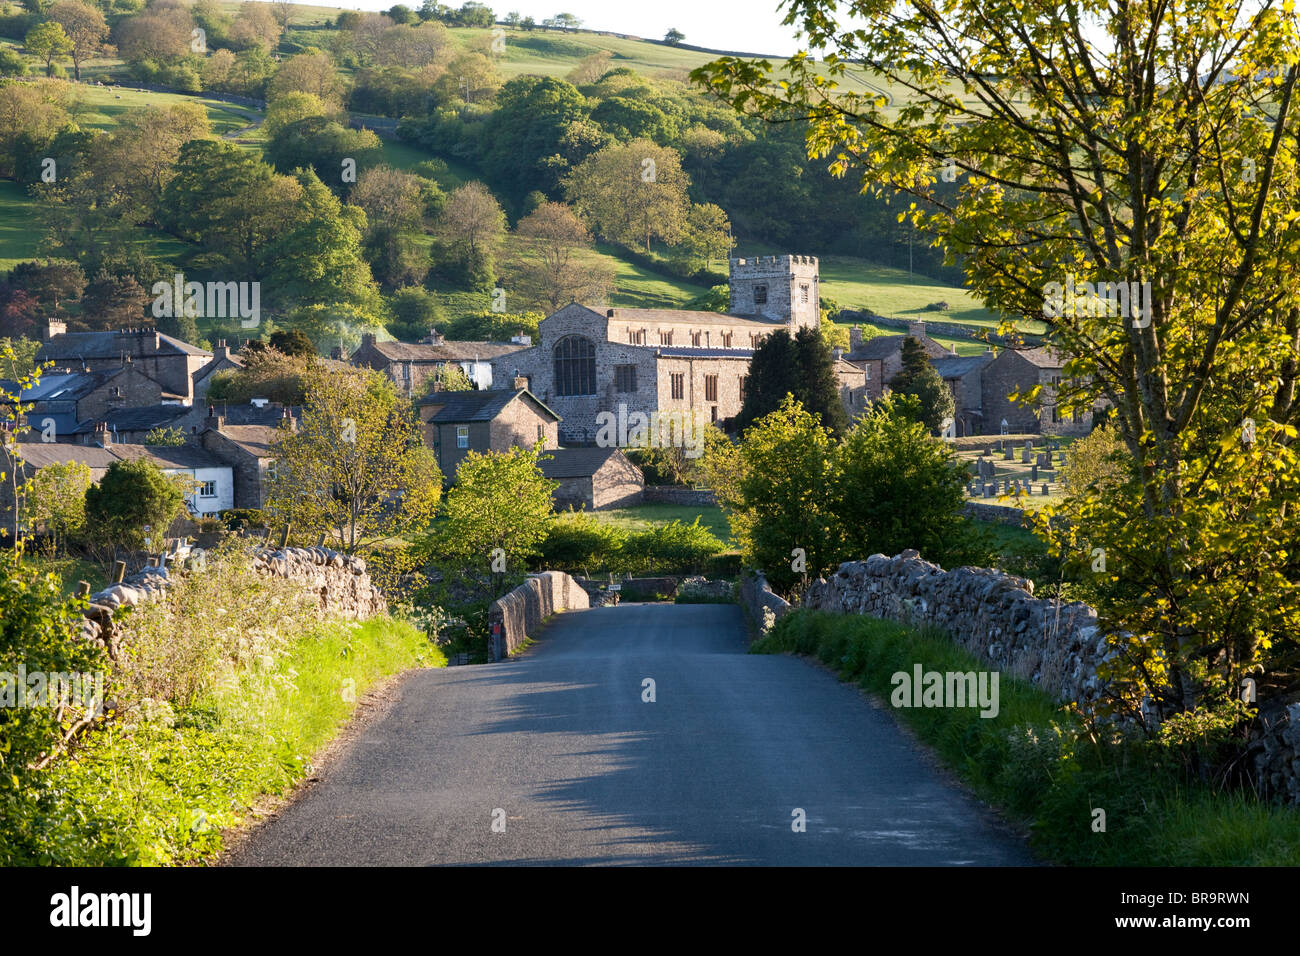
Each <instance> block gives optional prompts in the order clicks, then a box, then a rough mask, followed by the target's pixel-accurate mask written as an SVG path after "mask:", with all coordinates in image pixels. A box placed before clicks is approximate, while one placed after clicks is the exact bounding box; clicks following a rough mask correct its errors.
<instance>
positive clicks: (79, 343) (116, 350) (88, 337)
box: [38, 329, 212, 362]
mask: <svg viewBox="0 0 1300 956" xmlns="http://www.w3.org/2000/svg"><path fill="white" fill-rule="evenodd" d="M153 334H154V332H153V330H152V329H149V330H148V331H147V332H144V333H140V332H64V333H63V334H61V335H56V336H54V338H52V339H50V340H49V341H48V342H46V343H45V344H43V345H42V346H41V351H40V355H39V356H38V358H39V360H40V361H42V362H48V361H51V360H53V361H55V362H57V361H60V360H64V359H67V360H72V359H89V358H95V359H105V358H119V357H120V356H121V355H122V353H123V352H126V353H128V354H131V355H135V354H137V352H140V342H141V340H142V339H146V338H147V339H148V340H150V341H149V344H150V346H152V341H151V340H152V338H153ZM140 354H147V355H199V356H204V357H207V358H211V357H212V353H211V352H206V351H204V350H203V349H201V348H198V347H197V346H194V345H190V344H189V343H188V342H182V341H181V340H180V339H174V338H172V337H171V336H170V335H164V334H163V333H161V332H159V333H158V351H156V352H155V351H153V350H152V348H150V350H149V351H147V352H141V353H140Z"/></svg>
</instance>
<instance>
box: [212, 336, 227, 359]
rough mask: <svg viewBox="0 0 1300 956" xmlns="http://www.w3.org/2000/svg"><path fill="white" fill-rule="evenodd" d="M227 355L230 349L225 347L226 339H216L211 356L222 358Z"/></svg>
mask: <svg viewBox="0 0 1300 956" xmlns="http://www.w3.org/2000/svg"><path fill="white" fill-rule="evenodd" d="M229 356H230V349H229V348H227V347H226V340H225V339H217V344H216V347H215V348H213V350H212V357H213V358H214V359H223V358H228V357H229Z"/></svg>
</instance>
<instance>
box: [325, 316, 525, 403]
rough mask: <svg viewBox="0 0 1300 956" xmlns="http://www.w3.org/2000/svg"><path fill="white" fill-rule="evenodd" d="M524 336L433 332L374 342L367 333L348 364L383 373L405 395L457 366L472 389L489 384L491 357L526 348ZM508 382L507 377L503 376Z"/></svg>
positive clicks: (421, 388) (412, 394)
mask: <svg viewBox="0 0 1300 956" xmlns="http://www.w3.org/2000/svg"><path fill="white" fill-rule="evenodd" d="M527 341H528V340H527V337H521V340H520V341H517V342H511V343H506V342H449V341H446V340H445V339H443V337H442V336H441V335H439V334H438V333H437V332H436V331H433V332H430V333H429V335H428V336H427V337H426V338H425V340H424V341H423V342H417V343H414V344H412V343H407V342H378V341H376V340H375V337H374V336H373V335H371V334H369V333H367V334H365V335H363V336H362V337H361V347H360V348H359V349H357V350H356V351H355V352H353V353H352V358H351V359H350V361H351V363H352V364H353V365H356V366H360V367H362V368H369V369H374V370H375V371H377V372H383V373H384V374H385V375H387V376H388V377H389V379H390V380H392V382H393V384H395V385H396V386H397V389H398V391H399V392H401V393H402V394H403V395H405V396H406V397H407V398H414V397H415V396H417V395H420V394H421V393H422V392H423V391H424V388H425V382H426V380H427V379H428V378H429V377H430V376H432V375H436V374H437V372H438V369H439V368H441V367H442V366H444V365H458V366H459V367H460V368H461V369H462V370H463V371H464V372H465V374H466V375H467V376H469V379H470V381H471V382H473V383H474V385H475V387H476V388H479V389H489V388H491V387H492V370H493V364H492V363H493V360H494V359H497V358H500V357H501V356H504V355H508V354H510V353H511V352H518V351H520V350H521V349H524V348H526V347H527V344H526V342H527ZM506 380H507V381H509V379H508V378H507V379H506Z"/></svg>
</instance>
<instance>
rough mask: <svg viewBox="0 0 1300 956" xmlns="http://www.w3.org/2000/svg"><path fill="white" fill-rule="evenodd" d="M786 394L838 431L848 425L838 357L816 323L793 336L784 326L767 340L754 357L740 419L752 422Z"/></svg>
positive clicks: (746, 424) (842, 431) (839, 434)
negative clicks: (815, 325) (837, 366)
mask: <svg viewBox="0 0 1300 956" xmlns="http://www.w3.org/2000/svg"><path fill="white" fill-rule="evenodd" d="M787 394H790V395H793V396H794V397H795V401H797V402H798V403H799V404H800V405H802V406H803V407H804V409H805V410H807V411H808V412H810V413H812V414H813V415H816V416H817V418H818V420H819V421H820V423H821V424H822V425H823V426H824V427H826V428H829V429H830V430H831V432H832V433H833V434H834V435H835V436H836V437H843V435H844V434H845V433H846V432H847V431H848V415H847V414H846V413H845V411H844V405H843V403H842V402H841V401H840V387H839V382H838V380H837V379H836V377H835V363H834V359H833V358H832V357H831V350H830V348H829V347H828V346H827V345H826V342H825V340H823V338H822V336H821V333H819V332H818V331H817V330H815V329H801V330H800V331H799V333H798V334H797V335H796V336H795V337H794V338H791V337H790V333H789V332H787V331H786V330H785V329H781V330H779V331H777V332H773V333H772V334H771V335H769V336H768V337H767V338H766V339H764V340H763V344H762V345H760V346H759V347H758V348H757V349H756V350H755V352H754V357H753V358H752V359H751V360H750V364H749V381H748V383H747V385H746V389H745V403H744V405H743V407H742V408H741V410H740V414H739V415H738V416H737V418H736V424H737V425H738V426H739V427H740V428H742V429H743V428H747V427H749V425H751V424H753V423H754V422H755V421H757V420H758V419H760V418H762V417H763V416H764V415H769V414H771V413H772V412H774V411H776V410H777V409H778V408H780V407H781V402H783V401H784V400H785V396H786V395H787Z"/></svg>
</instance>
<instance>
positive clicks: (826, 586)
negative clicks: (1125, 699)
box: [803, 551, 1113, 702]
mask: <svg viewBox="0 0 1300 956" xmlns="http://www.w3.org/2000/svg"><path fill="white" fill-rule="evenodd" d="M1033 588H1034V585H1033V582H1032V581H1029V580H1027V579H1025V578H1018V577H1015V576H1014V575H1010V574H1006V573H1004V572H1002V571H996V570H993V569H991V568H956V569H954V570H952V571H945V570H943V568H941V567H939V566H938V565H937V564H931V563H930V562H929V561H924V560H922V559H921V557H920V555H919V554H918V553H917V552H916V551H904V552H903V553H902V554H900V555H898V556H897V557H893V558H890V557H886V556H885V555H883V554H874V555H872V556H871V557H869V558H867V559H866V560H865V561H846V562H845V563H844V564H841V565H840V567H839V570H838V571H836V572H835V573H834V574H833V575H831V577H830V579H829V580H827V579H825V578H820V579H818V580H817V581H815V582H813V583H812V584H811V585H810V586H809V588H808V592H807V594H805V595H804V602H803V606H804V607H806V608H808V609H809V610H815V611H831V612H835V613H840V614H869V615H871V616H872V617H878V618H886V619H888V620H892V621H898V622H899V623H903V624H912V625H918V626H925V625H929V626H933V627H936V628H938V629H940V630H942V631H945V632H946V633H947V634H948V635H949V637H951V638H952V640H953V641H954V643H956V644H957V645H958V646H960V647H962V648H964V649H965V650H967V651H969V652H970V653H971V654H974V655H975V656H976V657H978V658H980V659H981V660H983V661H985V662H987V663H988V664H989V665H990V666H991V667H994V668H996V669H997V670H999V671H1001V672H1005V673H1008V674H1011V675H1014V676H1016V677H1019V678H1022V679H1023V680H1026V681H1028V682H1030V683H1032V684H1034V685H1035V686H1037V687H1039V688H1041V689H1042V690H1043V691H1045V692H1046V693H1048V694H1050V695H1052V696H1053V697H1055V698H1056V699H1057V700H1061V701H1069V700H1077V701H1080V702H1091V701H1094V700H1096V699H1097V698H1098V697H1099V696H1100V693H1101V690H1102V688H1103V684H1102V682H1101V681H1100V680H1099V679H1098V677H1097V666H1098V665H1099V664H1101V663H1102V662H1103V661H1105V660H1107V659H1108V658H1109V657H1110V656H1111V655H1112V654H1113V651H1112V650H1111V649H1110V648H1109V647H1108V646H1107V643H1106V638H1105V635H1104V634H1102V633H1101V632H1100V629H1099V628H1098V626H1097V612H1096V611H1095V610H1093V609H1092V608H1091V607H1089V606H1088V605H1086V604H1082V603H1080V602H1069V603H1062V604H1058V602H1056V601H1053V600H1046V599H1043V598H1036V597H1034V593H1033Z"/></svg>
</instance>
